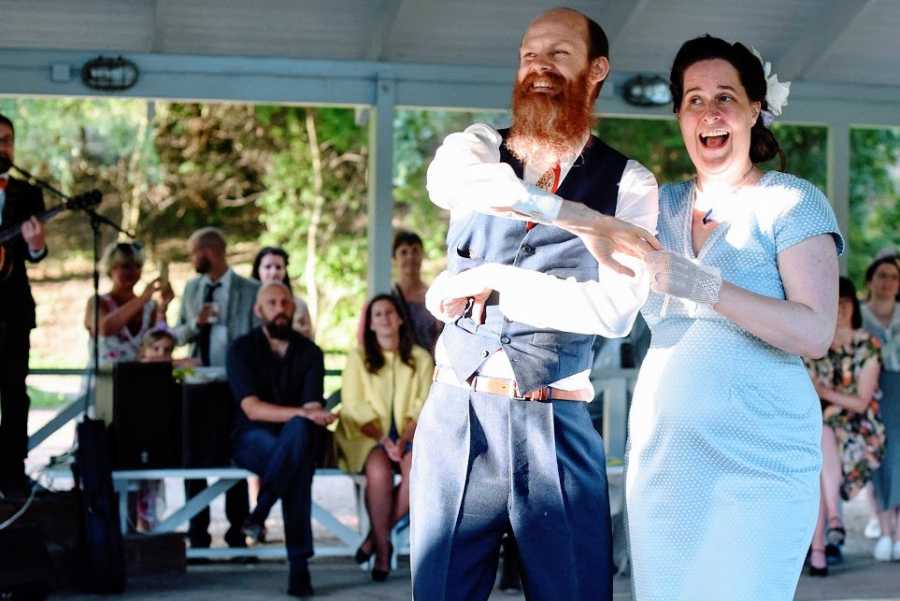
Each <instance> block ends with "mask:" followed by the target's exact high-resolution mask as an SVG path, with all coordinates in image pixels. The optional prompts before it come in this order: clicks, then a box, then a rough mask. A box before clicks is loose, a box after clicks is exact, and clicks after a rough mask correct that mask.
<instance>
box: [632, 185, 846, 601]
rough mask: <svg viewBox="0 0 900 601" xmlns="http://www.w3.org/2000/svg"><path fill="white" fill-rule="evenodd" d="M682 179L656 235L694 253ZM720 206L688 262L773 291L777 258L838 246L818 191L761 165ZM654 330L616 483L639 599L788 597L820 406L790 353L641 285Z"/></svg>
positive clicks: (662, 200)
mask: <svg viewBox="0 0 900 601" xmlns="http://www.w3.org/2000/svg"><path fill="white" fill-rule="evenodd" d="M693 185H694V184H693V182H692V181H688V182H683V183H680V184H674V185H664V186H662V187H660V191H659V192H660V195H659V205H660V206H659V208H660V215H659V240H660V242H661V243H662V245H663V246H664V247H665V249H666V250H669V251H672V252H675V253H678V254H681V255H684V256H687V257H691V258H694V252H693V249H692V247H691V213H692V200H691V199H692V197H693ZM734 201H735V202H733V203H730V205H732V206H731V208H730V209H729V214H728V216H727V220H724V221H723V222H722V223H720V225H719V226H718V227H717V229H716V230H714V231H713V233H712V234H711V235H710V237H709V239H708V240H707V242H706V243H705V245H704V246H703V248H702V249H701V250H700V253H699V255H698V256H697V257H696V259H697V260H699V261H700V262H701V263H704V264H708V265H713V266H716V267H718V268H719V269H720V270H721V272H722V277H723V278H724V279H725V280H727V281H729V282H731V283H732V284H735V285H736V286H740V287H742V288H745V289H747V290H751V291H753V292H756V293H757V294H762V295H766V296H770V297H774V298H779V299H784V298H785V294H784V287H783V284H782V281H781V277H780V275H779V272H778V265H777V257H778V253H780V252H782V251H784V250H785V249H787V248H789V247H791V246H793V245H795V244H797V243H799V242H802V241H803V240H806V239H807V238H810V237H812V236H816V235H821V234H831V235H832V236H833V237H834V239H835V243H836V245H837V248H838V252H841V251H842V250H843V241H842V239H841V236H840V233H839V232H838V228H837V222H836V220H835V217H834V213H833V211H832V209H831V207H830V206H829V204H828V201H827V200H826V198H825V197H824V195H823V194H822V193H821V192H820V191H819V190H818V189H816V188H815V186H813V185H812V184H810V183H809V182H807V181H805V180H802V179H799V178H797V177H794V176H791V175H788V174H784V173H780V172H776V171H770V172H767V173H766V174H764V175H763V177H762V179H761V180H760V181H759V182H758V184H757V185H756V186H753V187H752V188H745V189H744V190H743V191H742V192H741V193H740V196H739V197H736V198H735V199H734ZM642 313H643V316H644V319H645V320H646V321H647V324H648V325H649V326H650V328H651V330H652V333H653V337H652V343H651V348H650V351H649V352H648V354H647V357H646V359H645V360H644V363H643V365H642V366H641V371H640V376H639V378H638V382H637V386H636V388H635V391H634V399H633V402H632V407H631V414H630V417H629V440H630V442H629V451H628V469H627V478H626V495H627V504H628V521H629V528H628V530H629V539H630V544H631V555H632V559H633V566H634V568H633V583H634V593H635V599H636V601H676V600H677V601H723V600H728V601H782V600H783V601H789V600H791V599H793V597H794V590H795V588H796V585H797V580H798V577H799V575H800V571H801V569H802V566H803V561H804V558H805V555H806V550H807V548H808V547H809V544H810V540H811V539H812V533H813V528H814V526H815V521H816V517H817V514H818V504H819V468H820V464H821V453H820V436H821V427H822V414H821V410H820V405H819V400H818V398H817V396H816V393H815V390H814V388H813V386H812V383H811V382H810V379H809V376H808V375H807V373H806V370H805V368H804V366H803V362H802V361H801V360H800V358H799V357H797V356H795V355H791V354H788V353H786V352H784V351H781V350H778V349H776V348H774V347H772V346H770V345H769V344H767V343H765V342H763V341H762V340H760V339H758V338H756V337H755V336H753V335H752V334H750V333H748V332H747V331H746V330H743V329H742V328H740V327H739V326H737V325H736V324H735V323H734V322H732V321H730V320H728V319H726V318H724V317H723V316H721V315H719V314H718V313H716V312H715V311H713V310H712V308H710V307H709V306H707V305H697V304H695V303H692V302H690V301H685V300H682V299H678V298H675V297H670V296H667V295H662V294H657V293H654V292H651V293H650V297H649V299H648V301H647V303H646V305H645V306H644V308H643V309H642Z"/></svg>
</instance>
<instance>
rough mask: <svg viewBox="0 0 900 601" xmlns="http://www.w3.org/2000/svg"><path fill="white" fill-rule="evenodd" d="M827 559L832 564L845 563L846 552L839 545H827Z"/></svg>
mask: <svg viewBox="0 0 900 601" xmlns="http://www.w3.org/2000/svg"><path fill="white" fill-rule="evenodd" d="M825 561H827V562H828V565H830V566H836V565H840V564H842V563H844V554H843V553H842V552H841V548H840V547H839V546H837V545H825Z"/></svg>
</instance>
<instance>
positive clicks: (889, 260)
mask: <svg viewBox="0 0 900 601" xmlns="http://www.w3.org/2000/svg"><path fill="white" fill-rule="evenodd" d="M882 265H893V266H894V269H896V270H897V271H898V272H900V257H898V256H897V255H887V256H885V257H880V258H878V259H875V260H874V261H872V262H871V263H869V266H868V267H866V286H867V287H868V286H869V284H871V283H872V278H874V277H875V272H876V271H878V268H879V267H881V266H882ZM897 297H898V298H897V300H898V301H900V293H898V294H897ZM866 298H867V299H871V298H872V291H871V290H868V291H867V292H866Z"/></svg>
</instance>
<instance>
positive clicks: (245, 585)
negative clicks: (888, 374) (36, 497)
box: [51, 555, 900, 601]
mask: <svg viewBox="0 0 900 601" xmlns="http://www.w3.org/2000/svg"><path fill="white" fill-rule="evenodd" d="M311 570H312V577H313V586H314V587H315V589H316V596H315V597H314V598H315V599H329V600H332V601H359V600H360V599H371V600H373V601H389V600H390V601H393V600H397V601H401V600H403V601H408V600H409V598H410V586H409V563H408V562H407V561H402V562H401V567H400V569H399V570H398V571H396V572H394V573H393V574H391V577H390V579H389V580H388V581H387V582H386V583H384V584H375V583H372V582H371V581H370V580H369V577H368V574H367V573H365V572H363V571H361V570H360V569H359V567H357V565H356V564H354V563H353V562H352V561H350V560H347V559H337V558H327V559H323V560H321V561H314V562H313V564H312V566H311ZM286 580H287V566H286V564H283V563H268V562H263V563H260V564H257V565H251V566H246V565H231V564H222V565H209V566H190V567H188V571H187V573H186V574H178V575H174V576H166V577H155V578H140V579H133V580H131V581H130V582H129V585H128V591H127V592H126V593H125V594H124V595H122V596H121V597H99V596H94V595H78V594H72V593H65V594H56V595H53V596H51V599H60V600H65V601H88V600H91V601H94V600H99V599H101V598H102V599H110V598H120V599H127V600H128V601H145V600H146V601H151V600H153V601H156V600H165V599H171V600H175V599H177V600H178V601H213V600H214V601H271V600H272V599H289V598H290V597H288V596H287V595H284V590H283V589H284V586H285V584H286ZM630 588H631V583H630V581H629V580H628V579H627V578H617V579H616V581H615V595H614V599H615V601H631V598H632V597H631V591H630ZM524 598H525V597H524V596H523V595H508V594H505V593H501V592H499V591H495V592H494V594H493V595H491V600H492V601H504V600H508V601H516V600H521V599H524ZM796 599H797V601H864V600H865V601H900V563H890V564H883V563H881V564H879V563H877V562H875V561H874V560H872V559H871V558H870V557H868V556H859V555H857V556H850V557H848V558H847V561H846V563H845V564H844V565H843V566H838V567H836V568H834V569H833V575H831V576H829V577H828V578H824V579H823V578H809V577H807V576H803V577H802V578H801V581H800V588H799V590H798V592H797V597H796Z"/></svg>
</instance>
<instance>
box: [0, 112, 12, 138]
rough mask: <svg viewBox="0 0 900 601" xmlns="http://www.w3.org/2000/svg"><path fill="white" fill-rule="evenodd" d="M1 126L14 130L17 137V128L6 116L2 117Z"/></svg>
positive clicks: (0, 118) (0, 116) (0, 117)
mask: <svg viewBox="0 0 900 601" xmlns="http://www.w3.org/2000/svg"><path fill="white" fill-rule="evenodd" d="M0 125H5V126H7V127H8V128H9V129H11V130H12V132H13V135H16V126H15V125H13V122H12V119H10V118H9V117H7V116H6V115H0Z"/></svg>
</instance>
